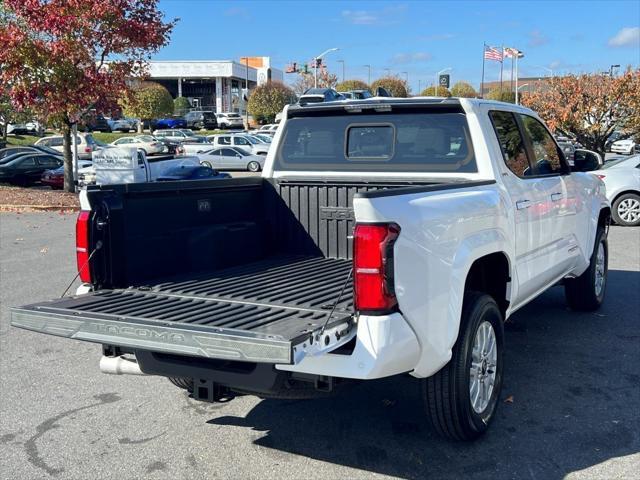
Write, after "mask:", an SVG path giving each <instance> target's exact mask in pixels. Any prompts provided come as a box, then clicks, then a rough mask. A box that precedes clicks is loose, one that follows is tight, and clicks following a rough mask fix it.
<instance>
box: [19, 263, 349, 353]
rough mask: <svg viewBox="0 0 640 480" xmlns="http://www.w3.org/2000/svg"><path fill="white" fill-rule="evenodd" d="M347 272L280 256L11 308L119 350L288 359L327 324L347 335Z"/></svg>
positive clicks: (39, 326)
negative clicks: (117, 347) (120, 348)
mask: <svg viewBox="0 0 640 480" xmlns="http://www.w3.org/2000/svg"><path fill="white" fill-rule="evenodd" d="M350 268H351V262H350V261H349V260H345V259H332V258H322V257H309V256H285V255H281V256H275V257H272V258H267V259H263V260H260V261H256V262H252V263H250V264H246V265H242V266H238V267H231V268H226V269H222V270H218V271H215V272H210V273H205V274H200V275H197V276H195V277H194V276H190V277H187V276H184V275H183V276H181V277H175V278H171V279H165V280H163V281H162V282H160V283H158V284H155V285H142V286H138V287H135V288H126V289H109V290H99V291H97V292H95V293H90V294H87V295H81V296H77V297H70V298H63V299H58V300H53V301H51V302H44V303H40V304H36V305H28V306H25V307H21V308H19V309H14V310H13V324H14V325H15V326H21V327H23V328H28V329H31V330H36V331H41V332H43V333H49V334H55V335H61V336H65V337H71V338H77V339H80V340H88V341H94V342H99V343H106V344H109V343H114V344H117V345H119V346H123V347H132V348H134V347H135V348H147V349H152V350H154V351H164V352H168V353H179V354H187V355H196V356H203V357H214V358H230V359H236V360H244V361H253V362H275V363H294V360H295V356H296V352H297V349H296V347H297V346H298V345H300V344H306V343H309V341H310V338H311V337H312V334H313V333H314V332H316V333H317V332H318V331H319V329H321V328H322V326H323V325H324V324H325V322H326V323H327V332H330V331H332V329H333V328H335V327H336V326H337V325H344V327H343V329H342V330H341V331H344V330H345V329H347V330H348V328H346V327H348V325H349V323H350V317H351V309H352V286H351V282H350V281H349V282H348V283H347V285H346V286H345V283H346V281H347V279H348V278H349V271H350ZM343 288H344V294H343V295H342V297H341V300H340V302H339V303H338V305H336V309H335V312H334V314H333V316H332V318H331V319H330V320H329V321H328V322H327V318H328V316H329V314H330V312H331V309H332V307H333V305H334V304H335V302H336V300H337V299H338V297H339V294H340V292H341V290H342V289H343ZM212 327H214V328H212ZM311 343H313V341H311ZM305 346H306V345H305Z"/></svg>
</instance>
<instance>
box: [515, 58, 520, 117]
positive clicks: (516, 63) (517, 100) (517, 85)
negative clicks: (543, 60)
mask: <svg viewBox="0 0 640 480" xmlns="http://www.w3.org/2000/svg"><path fill="white" fill-rule="evenodd" d="M519 56H520V50H518V51H516V105H519V103H518V57H519Z"/></svg>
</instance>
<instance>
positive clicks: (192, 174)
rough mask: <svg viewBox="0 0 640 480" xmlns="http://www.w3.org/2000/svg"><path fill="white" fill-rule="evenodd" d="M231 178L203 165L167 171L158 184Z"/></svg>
mask: <svg viewBox="0 0 640 480" xmlns="http://www.w3.org/2000/svg"><path fill="white" fill-rule="evenodd" d="M223 178H231V175H229V174H228V173H223V172H218V171H217V170H214V169H213V168H210V167H206V166H204V165H195V166H194V165H181V166H179V167H173V168H171V169H169V170H167V171H166V172H165V173H164V174H163V175H162V176H161V177H158V179H157V181H158V182H173V181H176V180H221V179H223Z"/></svg>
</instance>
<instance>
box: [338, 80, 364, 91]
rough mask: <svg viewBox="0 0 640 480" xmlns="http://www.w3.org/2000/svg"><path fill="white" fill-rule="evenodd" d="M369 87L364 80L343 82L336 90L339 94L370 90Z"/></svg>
mask: <svg viewBox="0 0 640 480" xmlns="http://www.w3.org/2000/svg"><path fill="white" fill-rule="evenodd" d="M368 89H369V85H367V83H366V82H363V81H362V80H357V79H354V80H343V81H342V82H340V83H338V84H337V85H336V90H337V91H338V92H348V91H350V90H368Z"/></svg>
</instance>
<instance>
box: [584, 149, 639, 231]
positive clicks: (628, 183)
mask: <svg viewBox="0 0 640 480" xmlns="http://www.w3.org/2000/svg"><path fill="white" fill-rule="evenodd" d="M592 173H593V174H595V175H597V176H598V178H600V179H601V180H602V181H603V182H604V184H605V186H606V191H607V199H608V200H609V202H611V214H612V216H613V220H614V221H615V222H616V223H617V224H618V225H622V226H625V227H637V226H638V225H640V155H634V156H632V157H624V158H621V159H618V160H613V161H610V162H606V163H605V164H604V165H602V166H601V167H600V168H599V169H598V170H596V171H593V172H592Z"/></svg>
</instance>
